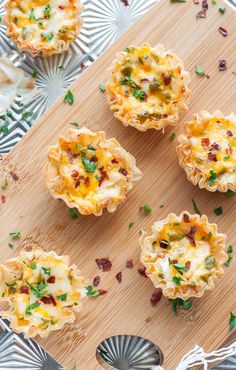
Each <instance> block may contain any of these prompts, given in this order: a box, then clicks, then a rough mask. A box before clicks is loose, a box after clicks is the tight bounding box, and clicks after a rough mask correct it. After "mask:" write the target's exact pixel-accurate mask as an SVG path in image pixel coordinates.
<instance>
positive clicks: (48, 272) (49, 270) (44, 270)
mask: <svg viewBox="0 0 236 370" xmlns="http://www.w3.org/2000/svg"><path fill="white" fill-rule="evenodd" d="M42 270H43V272H44V273H45V275H48V276H50V275H51V269H50V268H47V267H42Z"/></svg>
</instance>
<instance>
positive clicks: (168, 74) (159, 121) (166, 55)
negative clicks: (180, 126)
mask: <svg viewBox="0 0 236 370" xmlns="http://www.w3.org/2000/svg"><path fill="white" fill-rule="evenodd" d="M111 73H112V82H109V83H108V84H107V86H106V91H107V94H108V103H109V105H110V108H111V110H114V111H115V117H116V118H117V119H119V120H120V121H121V122H122V123H123V124H124V125H125V126H128V125H130V126H133V127H135V128H137V129H138V130H140V131H146V130H147V129H150V128H154V129H156V130H161V129H163V130H164V128H165V127H166V126H167V125H175V124H176V123H177V121H178V119H179V113H180V112H181V111H185V110H187V109H188V105H187V104H188V100H189V96H190V90H189V89H188V84H189V81H190V75H189V73H188V72H186V71H184V67H183V63H182V61H181V60H180V59H179V58H178V57H177V56H176V55H175V54H174V53H173V52H172V51H165V50H164V48H163V46H162V45H157V46H156V47H155V48H152V47H151V46H150V45H148V44H144V45H142V46H140V47H129V48H126V49H125V50H124V51H123V52H121V53H119V54H118V55H117V59H115V60H114V61H113V64H112V67H111Z"/></svg>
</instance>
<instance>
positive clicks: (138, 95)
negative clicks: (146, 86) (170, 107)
mask: <svg viewBox="0 0 236 370" xmlns="http://www.w3.org/2000/svg"><path fill="white" fill-rule="evenodd" d="M133 96H134V97H135V98H136V99H137V100H140V101H143V100H144V97H145V92H144V91H142V90H137V89H133Z"/></svg>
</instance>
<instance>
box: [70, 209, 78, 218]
mask: <svg viewBox="0 0 236 370" xmlns="http://www.w3.org/2000/svg"><path fill="white" fill-rule="evenodd" d="M69 214H70V218H72V220H76V218H78V217H79V214H78V210H77V208H69Z"/></svg>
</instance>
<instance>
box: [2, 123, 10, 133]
mask: <svg viewBox="0 0 236 370" xmlns="http://www.w3.org/2000/svg"><path fill="white" fill-rule="evenodd" d="M0 132H2V133H3V134H4V135H6V134H8V132H9V128H8V126H7V124H5V125H2V126H0Z"/></svg>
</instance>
